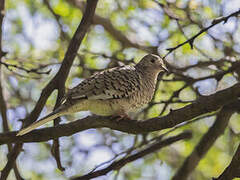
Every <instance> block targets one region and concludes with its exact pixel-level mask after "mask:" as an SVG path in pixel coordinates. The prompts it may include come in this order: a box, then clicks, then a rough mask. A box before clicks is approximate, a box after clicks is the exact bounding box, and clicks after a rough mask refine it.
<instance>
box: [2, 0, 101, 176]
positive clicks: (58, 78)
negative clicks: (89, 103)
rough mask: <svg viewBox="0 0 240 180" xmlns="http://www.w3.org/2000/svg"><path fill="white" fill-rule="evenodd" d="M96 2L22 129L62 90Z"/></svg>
mask: <svg viewBox="0 0 240 180" xmlns="http://www.w3.org/2000/svg"><path fill="white" fill-rule="evenodd" d="M97 2H98V0H88V1H87V7H86V11H85V13H84V15H83V18H82V20H81V22H80V24H79V26H78V28H77V30H76V32H75V34H74V36H73V38H72V39H71V41H70V44H69V46H68V49H67V52H66V54H65V56H64V59H63V62H62V65H61V67H60V69H59V71H58V72H57V74H56V75H55V77H54V78H53V79H52V80H51V81H50V82H49V83H48V85H47V86H46V87H45V88H44V89H43V91H42V93H41V96H40V98H39V99H38V102H37V104H36V105H35V108H34V109H33V111H32V112H31V114H30V115H29V116H28V117H27V118H26V119H25V120H24V124H23V127H26V126H27V125H29V124H31V123H32V122H34V121H36V120H37V118H38V116H39V114H40V112H41V111H42V109H43V107H44V105H45V103H46V101H47V99H48V97H49V96H50V95H51V93H52V92H53V91H54V90H55V89H58V90H61V89H62V88H64V84H65V81H66V79H67V76H68V74H69V71H70V68H71V66H72V64H73V61H74V59H75V57H76V55H77V51H78V49H79V46H80V44H81V42H82V40H83V38H84V36H85V34H86V32H87V30H88V29H89V27H90V25H91V22H92V18H93V15H94V13H95V8H96V5H97ZM17 143H18V144H16V145H15V147H14V148H13V150H12V151H11V153H10V157H9V160H8V162H7V164H6V166H5V167H4V169H3V170H2V173H1V178H0V179H1V180H4V179H6V178H7V176H8V174H9V172H10V170H11V168H12V167H13V164H14V163H15V160H16V158H17V156H18V154H19V153H20V151H21V149H22V144H21V143H19V142H17Z"/></svg>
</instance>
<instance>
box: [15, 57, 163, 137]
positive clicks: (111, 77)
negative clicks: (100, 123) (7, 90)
mask: <svg viewBox="0 0 240 180" xmlns="http://www.w3.org/2000/svg"><path fill="white" fill-rule="evenodd" d="M164 70H166V67H165V65H164V62H163V60H162V59H161V58H160V57H159V56H157V55H153V54H148V55H146V56H144V57H143V59H142V60H141V61H140V62H139V63H138V64H136V65H135V66H131V65H128V66H121V67H115V68H112V69H108V70H105V71H102V72H99V73H97V74H94V75H92V76H91V77H90V78H88V79H85V80H84V81H82V82H81V83H80V84H79V85H78V86H76V87H74V88H73V89H70V90H69V91H68V93H67V94H66V95H65V96H64V98H63V100H62V105H61V106H60V107H59V108H58V109H56V110H55V111H54V112H52V113H50V114H49V115H48V116H46V117H44V118H43V119H41V120H39V121H37V122H35V123H33V124H32V125H30V126H29V127H27V128H25V129H23V130H21V131H20V132H19V133H18V134H17V135H23V134H26V133H27V132H29V131H31V130H33V129H35V128H37V127H39V126H41V125H42V124H45V123H46V122H48V121H51V120H53V119H55V118H56V117H59V116H62V115H66V114H71V113H75V112H79V111H86V110H90V111H91V112H92V113H94V114H97V115H103V116H108V115H125V114H127V113H128V112H130V111H134V110H135V109H138V108H140V107H141V106H143V105H144V104H147V103H148V102H150V101H151V99H152V96H153V94H154V91H155V86H156V82H157V76H158V73H159V72H161V71H164Z"/></svg>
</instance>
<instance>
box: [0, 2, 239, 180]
mask: <svg viewBox="0 0 240 180" xmlns="http://www.w3.org/2000/svg"><path fill="white" fill-rule="evenodd" d="M85 5H86V2H85V1H81V0H51V1H49V0H34V1H33V0H18V1H15V0H6V5H5V9H6V14H5V17H4V22H3V40H2V41H3V50H4V51H5V52H7V55H6V56H5V57H4V58H3V59H2V65H1V78H2V79H1V80H2V87H3V94H4V97H5V100H6V102H7V107H8V110H7V115H8V121H9V126H10V129H11V130H18V129H20V127H21V121H19V120H20V119H23V118H24V117H25V116H27V115H28V113H29V112H31V110H32V109H33V107H34V106H35V104H36V101H37V100H38V98H39V96H40V93H41V90H42V89H43V88H44V87H45V85H46V84H47V83H48V82H49V81H50V80H51V79H52V77H53V76H54V75H55V73H56V72H57V71H58V69H59V67H60V65H61V62H62V60H63V57H64V54H65V52H66V49H67V47H68V44H69V41H70V39H71V37H72V36H73V33H74V32H75V30H76V28H77V26H78V24H79V22H80V20H81V17H82V12H83V9H84V7H85ZM239 8H240V2H239V1H238V0H211V1H208V0H169V1H165V0H156V1H153V0H99V2H98V5H97V9H96V13H95V17H94V21H93V25H92V26H91V28H90V30H89V32H88V34H87V35H86V37H85V38H84V41H83V42H82V44H81V46H80V49H79V51H78V55H77V57H76V59H75V61H74V65H73V66H72V68H71V72H70V75H69V77H68V79H67V83H66V88H72V87H74V86H76V85H77V84H78V83H79V82H80V81H82V80H83V79H84V78H86V77H89V76H90V75H91V74H93V73H95V72H97V71H99V70H102V69H105V68H109V67H115V66H119V65H123V64H133V63H136V62H138V61H139V60H140V59H141V58H142V57H143V56H144V55H146V54H147V53H150V52H151V53H155V54H159V55H161V56H164V55H166V54H167V53H168V51H167V50H166V49H167V48H171V47H174V46H176V45H178V44H180V43H182V42H184V41H185V40H187V39H188V38H190V37H192V36H193V35H195V34H197V33H198V32H199V31H200V30H201V29H203V28H204V27H207V26H209V25H211V23H212V21H213V20H214V19H215V18H217V17H221V16H227V15H229V14H231V13H233V12H235V11H238V10H239ZM239 24H240V21H239V18H238V19H237V18H236V17H232V18H230V19H229V20H228V21H227V22H226V23H225V24H223V23H221V24H218V25H216V26H214V27H213V28H211V29H210V30H209V31H207V32H206V33H203V34H202V35H200V36H199V37H198V38H197V39H195V41H194V48H193V49H191V47H190V45H189V44H185V45H184V46H182V47H180V48H179V49H177V50H175V51H173V52H172V53H171V54H169V55H168V56H167V57H166V61H167V62H168V63H169V64H170V65H171V67H172V68H170V73H168V74H162V75H161V77H160V79H162V81H159V83H158V89H157V91H156V94H155V96H154V99H153V101H152V102H151V103H150V104H149V105H148V106H147V107H144V108H143V109H142V110H141V111H139V112H138V113H136V114H134V115H133V116H134V117H135V118H137V119H140V120H142V119H148V118H151V117H156V116H160V115H161V116H162V115H166V114H168V113H169V111H170V109H178V108H181V107H183V106H185V105H187V104H189V103H191V102H192V101H194V100H196V99H197V97H199V96H201V95H209V94H212V93H215V92H216V91H218V90H220V89H224V88H227V87H230V86H231V85H233V84H234V83H236V82H237V81H238V80H239V73H240V72H238V71H230V72H228V71H227V70H228V69H229V68H231V67H233V66H235V65H238V64H237V63H238V61H239V55H240V27H239ZM19 67H22V68H19ZM216 73H218V74H219V73H220V74H221V75H219V76H215V75H216ZM187 77H191V78H192V79H193V80H192V81H190V82H189V79H188V78H187ZM56 94H57V93H56V92H54V93H53V94H52V95H51V96H50V98H49V99H48V101H47V103H46V106H45V108H44V110H43V111H42V113H41V117H42V116H44V115H46V114H47V113H49V112H51V110H52V109H53V106H54V104H55V101H56ZM90 114H91V113H90V112H80V113H77V114H75V115H72V116H66V117H62V118H61V119H62V121H61V123H66V122H67V120H74V119H79V118H83V117H86V116H88V115H90ZM1 118H2V117H0V122H1ZM239 118H240V116H239V114H234V115H233V116H232V117H231V120H230V123H229V126H228V128H227V129H226V131H225V134H224V135H223V136H221V137H220V138H219V139H218V140H217V141H216V142H215V144H214V146H212V147H211V149H210V151H209V152H208V153H207V154H206V156H205V157H204V158H203V159H202V160H201V161H200V163H199V165H198V167H197V168H196V170H195V171H194V172H193V173H192V174H191V177H190V179H194V180H207V179H210V178H212V177H216V176H218V175H219V174H221V172H222V171H223V170H224V168H225V167H226V166H227V165H228V163H229V162H230V161H231V158H232V156H233V153H234V150H235V149H236V146H237V142H239V139H240V138H239V137H240V136H239V133H240V120H239ZM214 119H215V114H214V113H212V114H210V115H208V116H207V117H203V118H200V119H199V120H197V121H195V122H194V123H191V124H187V125H184V126H182V127H180V128H178V129H177V130H175V131H174V132H173V133H172V134H175V133H179V132H182V131H183V130H186V129H190V130H192V131H193V138H192V139H191V140H188V141H181V142H177V143H175V144H173V145H171V146H169V147H167V148H164V149H162V150H161V151H159V152H156V153H154V154H151V155H149V156H146V157H144V158H141V159H139V160H137V161H135V162H133V163H129V164H127V165H126V166H125V167H123V168H122V169H121V170H120V171H119V172H117V171H114V172H112V173H109V174H108V175H107V176H103V177H99V178H97V179H99V180H104V179H106V180H113V179H118V180H125V179H129V180H145V179H152V180H168V179H170V178H171V177H172V176H173V175H174V173H175V172H176V170H177V169H178V168H179V167H180V166H181V164H182V162H183V161H184V159H185V158H186V157H187V156H188V155H189V154H190V153H191V152H192V150H193V149H194V147H195V145H196V144H197V143H198V141H199V139H200V138H201V137H202V135H204V133H206V131H207V130H208V128H209V127H210V126H211V125H212V123H213V122H214ZM47 126H52V123H49V124H47ZM0 131H1V132H2V131H3V127H2V123H1V124H0ZM164 132H166V131H161V132H154V133H150V134H147V135H131V134H126V133H121V132H118V131H113V130H110V129H106V128H103V129H90V130H87V131H84V132H81V133H77V134H75V135H73V136H71V137H62V138H60V151H61V160H62V165H63V166H64V167H65V168H66V170H65V171H64V172H61V171H60V170H58V169H57V165H56V162H55V160H54V158H53V157H52V155H51V152H50V149H51V144H52V141H49V142H44V143H26V144H24V151H23V152H22V153H21V154H20V156H19V157H18V159H17V163H18V166H19V171H20V174H21V175H22V176H23V177H24V178H26V179H39V180H45V179H51V180H54V179H59V180H64V179H68V178H69V177H71V176H74V175H82V174H86V173H88V172H89V171H91V170H92V169H93V168H94V167H96V166H97V165H99V164H101V163H104V162H106V161H109V160H110V159H112V158H114V157H115V158H119V157H122V156H121V155H119V153H121V152H127V150H128V149H131V148H133V149H134V148H135V147H136V146H139V145H141V144H144V142H145V141H147V140H148V139H151V138H153V137H156V136H159V135H160V134H162V133H164ZM7 153H8V150H7V146H6V145H3V146H0V169H2V168H3V167H4V165H5V163H6V162H7V156H6V155H7ZM125 154H126V153H125ZM123 155H124V154H123ZM108 164H109V163H108ZM104 166H106V164H105V165H103V167H104ZM9 179H15V175H14V173H13V172H11V174H10V176H9Z"/></svg>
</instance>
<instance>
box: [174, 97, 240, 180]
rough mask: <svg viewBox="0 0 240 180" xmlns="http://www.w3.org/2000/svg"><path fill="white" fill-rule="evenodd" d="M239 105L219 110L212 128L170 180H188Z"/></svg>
mask: <svg viewBox="0 0 240 180" xmlns="http://www.w3.org/2000/svg"><path fill="white" fill-rule="evenodd" d="M239 105H240V102H239V101H237V102H234V103H233V104H229V105H226V106H224V107H223V108H222V109H221V111H220V112H219V113H218V115H217V118H216V120H215V122H214V124H213V125H212V127H211V128H210V129H209V130H208V132H207V133H206V134H205V135H204V136H203V137H202V139H201V140H200V142H199V143H198V145H197V146H196V147H195V149H194V150H193V152H192V153H191V154H190V155H189V156H188V157H187V158H186V159H185V161H184V163H183V165H182V166H181V168H179V169H178V171H177V173H176V174H175V175H174V177H173V178H172V180H186V179H187V178H188V176H189V175H190V173H191V172H192V171H193V170H194V169H195V168H196V167H197V165H198V163H199V161H200V160H201V159H202V158H203V157H204V155H205V154H206V153H207V152H208V150H209V149H210V148H211V147H212V145H213V144H214V142H215V141H216V140H217V138H218V137H219V136H220V135H222V134H223V133H224V130H225V129H226V127H227V125H228V122H229V119H230V118H231V116H232V114H233V113H234V112H235V110H236V108H238V109H239Z"/></svg>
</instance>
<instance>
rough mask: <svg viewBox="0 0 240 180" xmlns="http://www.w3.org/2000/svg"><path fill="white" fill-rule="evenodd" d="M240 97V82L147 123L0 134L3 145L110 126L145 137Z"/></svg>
mask: <svg viewBox="0 0 240 180" xmlns="http://www.w3.org/2000/svg"><path fill="white" fill-rule="evenodd" d="M239 95H240V83H237V84H235V85H234V86H232V87H230V88H227V89H225V90H222V91H219V92H217V93H215V94H213V95H210V96H202V97H200V98H199V99H198V100H196V101H195V102H193V103H192V104H190V105H187V106H185V107H183V108H181V109H177V110H172V111H171V112H170V113H169V114H168V115H166V116H163V117H157V118H152V119H148V120H145V121H137V120H121V121H116V120H114V119H111V118H109V117H101V116H89V117H87V118H84V119H80V120H77V121H74V122H71V123H68V124H62V125H59V126H56V127H49V128H43V129H38V130H34V131H32V132H30V133H28V134H26V135H24V136H16V133H17V132H16V131H14V132H9V133H3V134H0V144H6V143H13V142H41V141H48V140H50V139H54V138H58V137H62V136H70V135H72V134H75V133H77V132H80V131H84V130H87V129H91V128H103V127H108V128H111V129H114V130H119V131H122V132H127V133H132V134H143V133H147V132H152V131H158V130H162V129H166V128H172V127H174V126H175V125H177V124H180V123H182V122H185V121H189V120H191V119H193V118H195V117H198V116H200V115H203V114H205V113H209V112H213V111H216V110H218V109H219V108H220V107H222V106H223V105H226V104H228V103H230V102H233V101H235V100H236V99H237V98H238V97H239Z"/></svg>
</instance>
